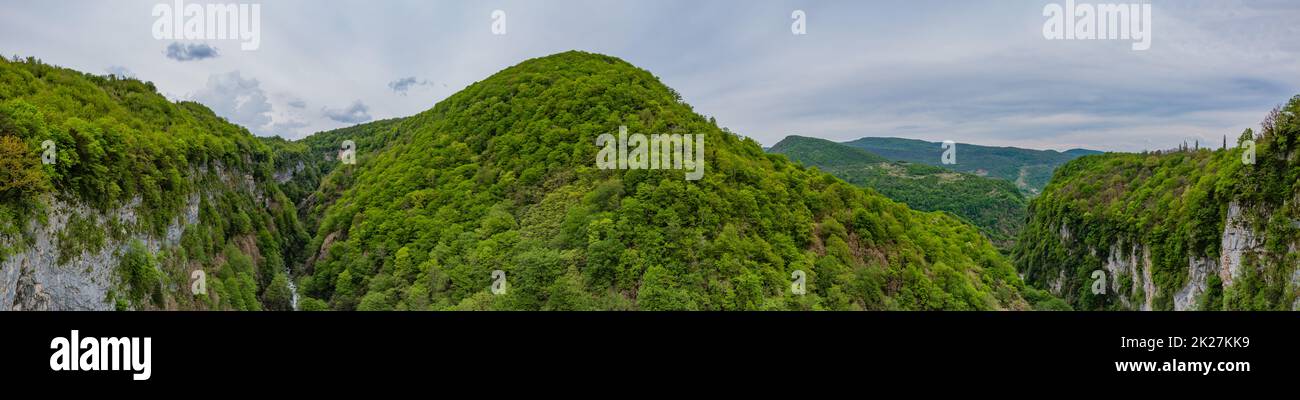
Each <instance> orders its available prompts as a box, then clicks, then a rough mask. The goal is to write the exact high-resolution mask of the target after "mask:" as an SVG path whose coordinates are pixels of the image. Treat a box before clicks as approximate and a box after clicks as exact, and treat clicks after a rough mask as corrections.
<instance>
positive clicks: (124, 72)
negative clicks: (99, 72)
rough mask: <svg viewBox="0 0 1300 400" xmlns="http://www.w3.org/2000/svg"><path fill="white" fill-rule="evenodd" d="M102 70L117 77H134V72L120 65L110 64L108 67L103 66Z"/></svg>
mask: <svg viewBox="0 0 1300 400" xmlns="http://www.w3.org/2000/svg"><path fill="white" fill-rule="evenodd" d="M104 71H105V72H108V74H109V75H116V76H117V77H118V78H135V73H134V72H131V70H129V69H127V68H126V67H123V66H121V65H110V66H109V67H108V68H104Z"/></svg>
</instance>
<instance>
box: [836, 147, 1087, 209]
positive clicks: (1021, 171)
mask: <svg viewBox="0 0 1300 400" xmlns="http://www.w3.org/2000/svg"><path fill="white" fill-rule="evenodd" d="M844 144H846V145H849V146H853V147H857V148H859V149H863V150H866V151H869V152H871V153H873V154H877V155H880V156H882V157H885V158H888V159H890V160H896V161H907V162H912V163H920V164H927V165H933V166H937V167H943V168H947V169H951V170H954V171H960V172H967V173H972V174H976V175H980V176H987V177H990V178H998V179H1003V180H1006V181H1009V182H1013V183H1015V184H1016V187H1018V188H1019V189H1020V190H1021V192H1023V193H1024V194H1025V195H1026V196H1030V197H1032V196H1036V195H1038V194H1039V193H1041V192H1042V190H1043V187H1045V186H1047V182H1048V181H1050V180H1051V179H1052V171H1054V170H1055V169H1056V168H1057V167H1059V166H1061V165H1062V164H1065V163H1066V162H1067V161H1070V160H1073V159H1075V158H1077V157H1080V156H1084V155H1089V154H1100V153H1101V152H1099V151H1094V150H1084V149H1072V150H1068V151H1065V152H1058V151H1055V150H1031V149H1022V148H1016V147H992V146H980V145H974V144H965V143H957V153H956V155H957V158H956V161H957V162H956V164H951V165H946V164H943V163H942V162H941V160H940V155H941V154H943V151H944V149H943V147H942V144H941V143H938V142H927V141H924V140H915V139H901V138H880V137H865V138H861V139H858V140H853V141H849V142H844Z"/></svg>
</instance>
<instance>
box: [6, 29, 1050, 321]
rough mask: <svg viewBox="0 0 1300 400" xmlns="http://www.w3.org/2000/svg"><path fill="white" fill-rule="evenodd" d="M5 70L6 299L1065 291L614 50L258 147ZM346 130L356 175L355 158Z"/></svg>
mask: <svg viewBox="0 0 1300 400" xmlns="http://www.w3.org/2000/svg"><path fill="white" fill-rule="evenodd" d="M0 68H2V69H3V70H2V71H0V72H3V73H2V74H0V153H2V155H3V157H0V165H3V166H4V168H3V169H2V170H0V175H3V176H0V178H4V179H3V180H0V182H4V183H3V186H0V244H3V246H4V247H3V252H2V253H0V257H2V261H3V264H2V265H3V270H2V271H0V278H3V280H0V304H2V305H3V306H4V307H6V308H21V309H112V308H118V309H287V308H289V307H290V306H291V305H290V303H291V302H292V300H291V299H292V298H293V297H292V296H293V293H294V292H292V290H293V285H292V284H291V283H292V282H291V281H290V279H289V277H288V276H286V274H285V273H284V272H283V271H284V270H285V269H286V267H288V268H287V269H290V270H292V271H293V272H292V275H293V276H294V278H295V279H294V280H295V281H297V283H298V286H299V289H298V290H299V291H300V292H301V294H302V296H303V298H302V300H301V302H300V303H299V306H300V308H301V309H337V310H352V309H360V310H444V309H454V310H481V309H521V310H595V309H605V310H622V309H626V310H773V309H837V310H851V309H868V310H877V309H903V310H930V309H952V310H976V309H979V310H984V309H1026V308H1029V307H1030V303H1042V302H1044V301H1046V300H1050V296H1047V295H1046V294H1045V293H1044V292H1041V291H1037V290H1033V289H1030V288H1027V287H1025V286H1024V285H1023V283H1021V281H1020V278H1019V277H1018V276H1017V275H1016V273H1015V271H1014V269H1013V268H1012V266H1011V264H1010V263H1009V262H1008V261H1007V260H1006V259H1005V258H1004V257H1002V256H1001V255H1000V254H999V253H998V251H997V250H996V249H995V248H994V247H993V246H992V245H991V243H990V242H989V241H988V240H987V239H985V238H984V237H983V236H981V235H980V234H979V232H978V231H977V230H976V229H975V228H973V227H971V226H969V225H967V224H965V223H963V222H961V221H960V220H958V219H957V218H955V217H953V216H951V215H948V214H944V213H926V212H918V211H913V210H911V209H908V208H907V206H905V205H903V204H901V203H897V202H894V201H891V200H889V199H887V198H885V197H883V196H880V195H877V194H875V193H872V192H870V191H864V190H862V189H860V188H857V187H854V186H852V185H849V184H847V183H844V182H843V181H840V180H838V179H835V178H834V177H832V176H830V175H828V174H824V173H822V172H819V171H816V170H814V169H805V168H804V167H801V166H799V165H797V164H795V163H791V162H789V161H788V160H787V159H786V158H785V157H784V156H780V155H772V154H765V153H764V152H763V151H762V149H761V148H760V147H759V146H758V144H757V143H755V142H753V141H752V140H748V139H742V138H741V137H739V136H738V135H735V134H732V133H730V132H728V131H727V130H725V129H723V128H719V127H718V126H717V125H716V124H715V123H714V122H712V120H710V119H706V118H704V117H702V116H700V115H698V114H696V113H694V112H693V111H692V109H691V107H690V106H689V105H687V104H685V103H683V102H682V101H681V97H680V96H679V95H677V93H676V92H674V91H673V90H672V89H670V88H668V87H666V86H664V85H663V84H661V83H660V82H659V80H658V79H657V78H655V77H654V76H653V75H651V74H650V73H649V72H646V71H644V70H641V69H638V68H635V67H633V66H631V65H629V64H627V63H626V62H623V61H622V60H619V59H616V58H612V57H607V56H602V55H594V54H588V53H581V52H568V53H561V54H557V55H553V56H549V57H544V58H539V59H533V60H529V61H526V62H524V63H521V64H519V65H517V66H514V67H511V68H508V69H506V70H503V71H501V72H499V73H497V74H496V75H493V76H492V77H489V78H487V79H486V80H484V81H482V82H479V83H476V84H474V85H471V86H470V87H468V88H466V89H465V90H463V91H461V92H460V93H457V94H455V95H453V96H451V97H449V98H447V99H446V100H444V101H442V102H439V103H438V104H437V105H436V106H435V107H434V108H432V109H430V110H428V111H426V112H423V113H420V114H417V115H415V116H411V117H407V118H402V119H393V120H386V121H378V122H374V123H370V124H364V125H358V126H354V127H350V128H345V129H340V130H335V131H330V132H323V133H319V134H317V135H313V136H311V137H309V138H306V139H303V140H300V141H294V142H291V141H284V140H280V139H278V138H270V139H261V140H259V139H256V138H254V137H253V136H252V135H250V134H249V133H248V131H247V130H245V129H243V128H240V127H237V126H234V125H231V124H229V123H227V122H226V121H224V120H223V119H221V118H219V117H216V116H215V115H213V114H212V112H211V111H210V110H208V109H207V108H205V107H203V106H201V105H199V104H197V103H191V102H179V103H170V102H168V101H166V99H164V98H163V97H161V96H159V95H158V94H157V93H156V90H155V89H154V88H153V87H152V85H151V84H149V83H145V82H141V81H137V80H130V79H118V78H115V77H104V76H95V75H89V74H83V73H78V72H75V71H71V70H67V69H61V68H57V67H52V66H48V65H44V64H42V63H40V62H38V61H35V60H27V61H17V60H15V61H8V60H6V61H4V62H3V63H2V64H0ZM620 126H626V127H627V128H628V129H629V130H630V131H631V132H634V133H645V134H654V133H665V134H670V133H680V134H700V135H703V137H704V139H705V140H706V145H705V149H706V150H705V152H704V157H703V158H704V160H705V165H704V167H705V170H704V171H705V173H704V175H703V178H702V179H700V180H687V179H685V177H684V174H683V171H681V170H671V169H663V170H648V169H639V170H638V169H633V170H620V169H613V170H610V169H600V168H597V164H596V161H597V154H598V151H599V150H600V149H599V148H598V147H597V145H596V138H597V136H598V135H600V134H603V133H611V134H612V133H617V132H618V129H619V127H620ZM46 140H51V141H53V142H54V143H55V145H56V146H55V147H56V149H57V162H55V163H53V164H43V163H42V162H41V155H42V154H43V151H44V148H43V146H42V142H44V141H46ZM345 140H346V141H352V144H355V146H354V147H352V148H354V149H355V160H356V162H355V164H348V163H343V162H341V161H340V160H341V159H342V157H340V156H341V155H342V154H340V151H341V150H343V149H344V147H343V146H342V143H343V142H344V141H345ZM295 205H296V207H295ZM53 255H57V256H53ZM197 271H203V272H197ZM497 271H500V272H497ZM198 276H206V277H207V278H206V281H205V282H206V287H200V286H196V285H195V282H196V280H195V277H198ZM498 277H499V278H498ZM800 283H802V284H803V285H804V287H806V294H800V293H796V289H797V288H798V287H800V285H799V284H800ZM193 288H199V289H204V290H201V291H199V292H197V293H198V294H194V293H192V292H191V289H193ZM494 288H495V289H497V290H494Z"/></svg>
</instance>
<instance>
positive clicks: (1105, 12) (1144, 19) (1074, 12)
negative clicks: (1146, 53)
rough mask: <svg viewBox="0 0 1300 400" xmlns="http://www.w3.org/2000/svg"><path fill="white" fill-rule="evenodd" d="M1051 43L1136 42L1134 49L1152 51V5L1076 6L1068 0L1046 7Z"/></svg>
mask: <svg viewBox="0 0 1300 400" xmlns="http://www.w3.org/2000/svg"><path fill="white" fill-rule="evenodd" d="M1043 16H1044V17H1047V21H1046V22H1044V23H1043V37H1044V38H1046V39H1047V40H1133V41H1134V43H1133V46H1132V47H1133V50H1137V51H1142V50H1147V49H1150V48H1151V33H1152V30H1151V5H1150V4H1138V3H1115V4H1096V5H1093V4H1088V3H1080V4H1075V2H1074V0H1066V2H1065V5H1064V6H1062V5H1061V4H1058V3H1052V4H1048V5H1046V6H1044V7H1043Z"/></svg>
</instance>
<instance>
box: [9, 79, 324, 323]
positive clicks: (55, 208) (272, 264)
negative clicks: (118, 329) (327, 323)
mask: <svg viewBox="0 0 1300 400" xmlns="http://www.w3.org/2000/svg"><path fill="white" fill-rule="evenodd" d="M274 157H275V155H274V154H272V151H271V149H270V148H269V147H267V146H266V145H264V144H262V143H261V142H260V141H258V140H257V139H255V138H254V137H253V136H252V135H250V134H249V133H248V131H247V130H245V129H244V128H241V127H238V126H235V125H231V124H229V123H227V122H226V121H225V120H224V119H222V118H219V117H217V116H216V115H214V114H213V113H212V111H211V110H209V109H207V108H206V107H204V106H202V105H199V104H198V103H192V102H179V103H171V102H169V101H167V100H166V99H165V98H163V97H162V96H160V95H158V94H157V93H156V90H155V88H154V87H153V85H152V84H150V83H146V82H141V81H138V80H134V79H119V78H117V77H113V76H95V75H89V74H84V73H80V72H76V71H72V70H68V69H63V68H58V67H53V66H49V65H46V64H43V63H41V62H40V61H38V60H35V59H30V58H29V59H27V60H19V59H13V60H3V59H0V308H3V309H6V310H8V309H22V310H32V309H40V310H47V309H53V310H84V309H89V310H101V309H136V310H144V309H237V310H262V309H289V308H290V307H291V301H292V298H291V292H290V289H289V282H290V281H289V279H288V276H287V275H286V273H285V266H286V262H289V260H294V259H298V258H301V256H300V250H301V248H302V245H303V244H304V243H305V241H306V240H307V239H308V237H307V234H306V232H305V231H304V230H303V229H302V227H301V225H300V224H299V222H298V220H297V216H296V212H295V211H296V209H295V207H294V204H293V202H291V201H290V200H289V199H288V198H287V197H286V196H285V195H284V193H283V192H281V190H280V189H279V187H278V186H277V185H276V183H275V181H274V179H273V178H272V175H273V159H274ZM194 289H198V290H194Z"/></svg>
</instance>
